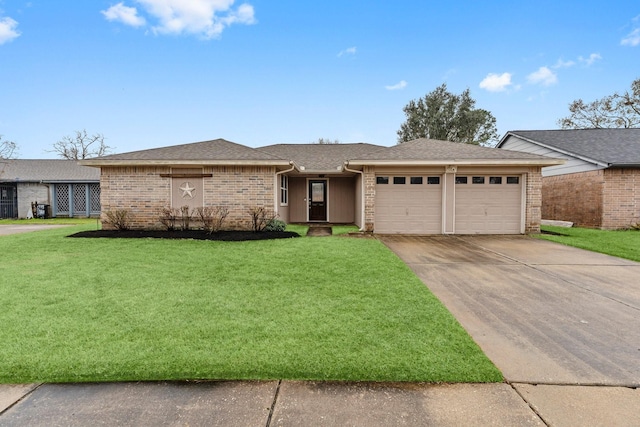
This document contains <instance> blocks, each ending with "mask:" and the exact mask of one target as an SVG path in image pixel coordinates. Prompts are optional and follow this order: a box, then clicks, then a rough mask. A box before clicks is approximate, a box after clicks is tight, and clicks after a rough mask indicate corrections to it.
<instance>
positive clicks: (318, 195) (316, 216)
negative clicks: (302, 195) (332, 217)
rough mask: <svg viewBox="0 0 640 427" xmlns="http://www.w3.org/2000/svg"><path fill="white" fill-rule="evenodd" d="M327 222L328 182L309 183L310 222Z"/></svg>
mask: <svg viewBox="0 0 640 427" xmlns="http://www.w3.org/2000/svg"><path fill="white" fill-rule="evenodd" d="M326 220H327V181H324V180H323V181H320V180H316V181H309V221H326Z"/></svg>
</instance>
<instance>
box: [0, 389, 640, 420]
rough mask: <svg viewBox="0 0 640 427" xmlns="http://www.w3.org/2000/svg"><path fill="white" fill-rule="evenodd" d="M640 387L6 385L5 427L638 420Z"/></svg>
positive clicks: (1, 394) (2, 392)
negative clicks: (638, 388) (634, 388)
mask: <svg viewBox="0 0 640 427" xmlns="http://www.w3.org/2000/svg"><path fill="white" fill-rule="evenodd" d="M639 403H640V391H639V390H633V389H627V388H620V387H579V386H540V385H538V386H536V385H529V384H512V385H510V384H440V385H433V384H375V383H321V382H297V381H264V382H188V383H185V382H158V383H104V384H43V385H0V425H2V426H87V425H94V426H95V425H124V426H205V425H206V426H243V427H244V426H261V427H263V426H267V427H270V426H309V425H313V426H337V425H349V426H372V427H375V426H392V425H393V426H396V425H398V426H402V425H406V426H427V425H437V426H460V425H465V426H544V425H553V426H576V425H580V426H634V425H636V426H637V425H640V412H639V411H638V410H637V408H638V407H640V406H639Z"/></svg>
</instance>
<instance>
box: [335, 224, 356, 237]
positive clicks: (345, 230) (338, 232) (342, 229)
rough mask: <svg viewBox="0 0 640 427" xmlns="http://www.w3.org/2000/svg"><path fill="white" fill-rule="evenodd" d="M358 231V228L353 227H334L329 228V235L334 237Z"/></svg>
mask: <svg viewBox="0 0 640 427" xmlns="http://www.w3.org/2000/svg"><path fill="white" fill-rule="evenodd" d="M358 230H359V229H358V227H357V226H355V225H334V226H333V227H331V233H332V234H333V235H334V236H339V235H341V234H348V233H357V232H358Z"/></svg>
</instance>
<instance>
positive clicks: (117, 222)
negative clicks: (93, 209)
mask: <svg viewBox="0 0 640 427" xmlns="http://www.w3.org/2000/svg"><path fill="white" fill-rule="evenodd" d="M105 215H106V216H107V220H106V221H105V222H106V223H107V224H109V225H111V226H112V227H113V228H115V229H116V230H120V231H122V230H128V229H129V227H130V222H131V213H130V212H129V211H128V210H127V209H116V210H112V211H107V212H105Z"/></svg>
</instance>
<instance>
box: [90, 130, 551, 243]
mask: <svg viewBox="0 0 640 427" xmlns="http://www.w3.org/2000/svg"><path fill="white" fill-rule="evenodd" d="M559 163H561V161H559V160H557V159H552V158H548V157H544V156H539V155H535V154H528V153H521V152H510V151H507V150H497V149H493V148H486V147H478V146H472V145H467V144H458V143H452V142H446V141H434V140H426V139H420V140H416V141H411V142H407V143H404V144H401V145H396V146H394V147H382V146H377V145H372V144H362V143H359V144H277V145H270V146H266V147H261V148H251V147H247V146H244V145H240V144H236V143H233V142H229V141H225V140H223V139H217V140H212V141H204V142H197V143H192V144H184V145H176V146H171V147H164V148H156V149H150V150H142V151H136V152H131V153H123V154H114V155H109V156H104V157H99V158H93V159H87V160H83V161H81V164H82V165H86V166H93V167H99V168H100V170H101V176H100V185H101V192H102V193H101V194H102V207H103V219H104V212H107V211H110V210H117V209H127V210H129V211H130V212H131V214H132V215H133V221H132V226H133V227H135V228H159V227H160V223H159V212H160V211H161V210H162V209H163V208H165V207H173V208H177V207H181V206H189V207H190V209H194V208H197V207H200V206H225V207H227V208H228V209H229V215H228V217H227V221H226V223H225V226H226V227H227V228H236V229H244V228H248V226H249V219H250V218H249V215H248V210H249V208H251V207H258V206H259V207H264V208H266V209H268V210H272V211H273V212H275V213H277V215H278V216H279V217H280V218H281V219H282V220H284V221H285V222H288V223H289V222H291V223H312V222H320V223H323V222H325V223H345V224H356V225H357V226H358V227H360V229H361V230H367V231H374V232H376V233H403V234H492V233H500V234H521V233H532V232H533V233H535V232H539V230H540V203H541V193H540V187H541V168H542V167H543V166H547V165H556V164H559ZM103 223H104V221H103ZM105 226H106V227H108V225H107V224H105Z"/></svg>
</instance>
